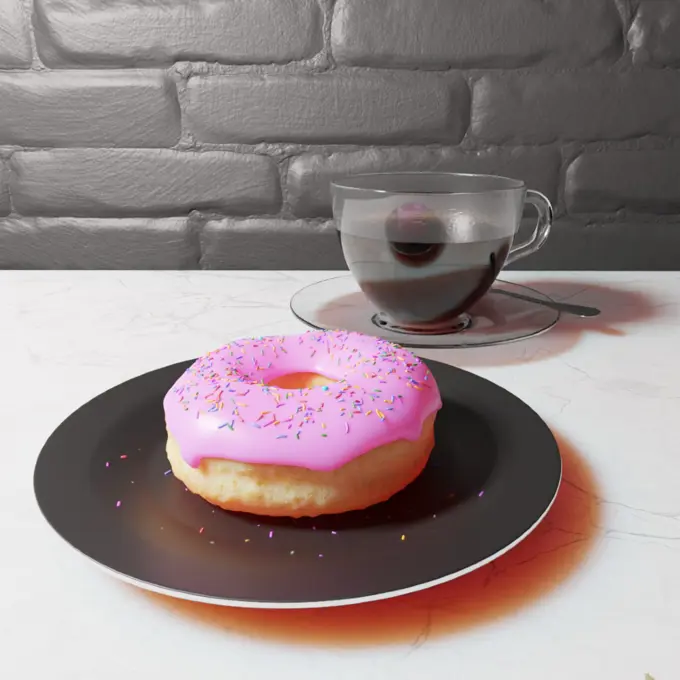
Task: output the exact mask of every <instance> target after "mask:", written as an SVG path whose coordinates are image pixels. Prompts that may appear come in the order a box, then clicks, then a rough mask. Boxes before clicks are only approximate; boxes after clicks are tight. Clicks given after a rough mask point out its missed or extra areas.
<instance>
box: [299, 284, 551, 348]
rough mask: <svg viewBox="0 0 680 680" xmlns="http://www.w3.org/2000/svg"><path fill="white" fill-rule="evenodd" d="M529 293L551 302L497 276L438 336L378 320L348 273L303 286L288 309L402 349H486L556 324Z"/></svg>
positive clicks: (314, 323) (322, 325)
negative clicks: (448, 329) (454, 327)
mask: <svg viewBox="0 0 680 680" xmlns="http://www.w3.org/2000/svg"><path fill="white" fill-rule="evenodd" d="M515 296H518V297H515ZM527 297H531V298H535V299H537V300H545V301H546V302H552V299H551V298H549V297H548V296H547V295H545V294H543V293H539V292H538V291H537V290H534V289H533V288H528V287H527V286H520V285H518V284H516V283H509V282H507V281H501V280H498V279H497V280H496V282H495V283H494V285H493V287H492V288H491V290H489V292H488V293H487V294H486V295H485V296H484V297H483V298H482V299H481V300H480V301H479V302H477V303H476V304H475V305H474V306H473V307H472V308H471V309H469V310H468V312H467V315H462V317H461V318H460V321H459V324H458V328H460V330H455V331H452V332H446V333H439V334H432V333H428V334H423V333H414V332H410V331H408V330H407V329H398V328H394V327H390V326H388V325H386V324H385V323H384V322H381V315H380V313H379V312H378V310H377V309H376V308H375V307H374V306H373V305H372V304H371V303H370V302H369V301H368V300H367V299H366V297H365V295H364V294H363V293H362V292H361V290H360V288H359V286H358V284H357V282H356V281H355V280H354V278H353V277H352V275H351V274H346V275H344V276H336V277H334V278H331V279H325V280H323V281H318V282H317V283H312V284H311V285H308V286H305V287H304V288H302V289H301V290H299V291H298V292H297V293H295V295H293V297H292V299H291V301H290V308H291V311H292V312H293V314H295V316H296V317H297V318H298V319H300V321H303V322H304V323H306V324H307V325H308V326H311V327H312V328H319V329H322V330H332V329H337V328H341V329H343V330H348V331H356V332H359V333H366V334H367V335H375V336H378V337H381V338H385V340H390V341H391V342H395V343H398V344H400V345H404V346H405V347H440V348H456V347H484V346H488V345H501V344H504V343H508V342H516V341H518V340H524V339H525V338H532V337H534V336H536V335H539V334H541V333H544V332H545V331H547V330H549V329H550V328H552V327H553V326H554V325H555V324H556V323H557V322H558V320H559V318H560V313H559V312H558V311H556V310H555V309H551V308H549V307H545V306H543V305H541V304H538V303H535V302H529V301H527V300H526V299H525V298H527ZM467 317H469V318H467Z"/></svg>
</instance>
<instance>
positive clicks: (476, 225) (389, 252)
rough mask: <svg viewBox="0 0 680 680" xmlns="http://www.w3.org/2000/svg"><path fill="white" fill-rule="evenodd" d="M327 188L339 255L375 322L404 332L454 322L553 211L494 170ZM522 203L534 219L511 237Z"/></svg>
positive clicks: (545, 230)
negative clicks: (526, 231) (527, 232)
mask: <svg viewBox="0 0 680 680" xmlns="http://www.w3.org/2000/svg"><path fill="white" fill-rule="evenodd" d="M331 188H332V195H333V216H334V218H335V223H336V226H337V229H338V234H339V237H340V242H341V244H342V250H343V254H344V257H345V260H346V262H347V265H348V267H349V269H350V272H351V273H352V275H353V277H354V278H355V279H356V281H357V283H358V285H359V287H360V288H361V290H362V292H363V293H364V294H365V295H366V297H367V298H368V299H369V301H370V302H371V303H372V304H373V306H374V307H376V309H377V310H378V314H377V315H376V316H377V319H376V323H378V324H379V325H382V326H385V327H390V328H392V329H394V330H399V329H401V330H403V331H404V332H409V333H441V332H450V331H454V330H461V329H462V328H464V327H465V326H466V325H467V323H469V317H467V315H465V312H466V311H467V310H469V309H470V307H471V306H472V305H474V303H475V302H477V301H478V300H479V299H480V298H482V297H483V296H484V294H485V293H486V292H487V291H488V290H489V288H490V287H491V286H492V284H493V282H494V281H495V280H496V278H497V276H498V274H499V272H500V271H501V269H502V268H503V267H504V266H505V265H507V264H509V263H511V262H514V261H516V260H518V259H519V258H521V257H525V256H526V255H530V254H531V253H534V252H536V251H537V250H538V249H539V248H540V247H541V246H542V245H543V244H544V243H545V241H546V239H547V238H548V235H549V233H550V228H551V225H552V219H553V211H552V206H551V204H550V201H549V200H548V199H547V198H546V197H545V196H544V195H543V194H541V193H539V192H538V191H533V190H530V189H527V188H526V186H525V185H524V183H523V182H521V181H520V180H515V179H510V178H507V177H498V176H494V175H471V174H459V173H438V172H403V173H373V174H363V175H354V176H350V177H346V178H344V179H340V180H336V181H335V182H333V183H332V185H331ZM526 203H529V204H531V205H533V206H534V207H535V208H536V210H537V211H538V221H537V224H536V228H535V229H534V232H533V234H532V236H531V237H530V238H529V239H528V240H527V241H525V242H522V243H519V244H515V243H514V239H515V235H516V234H517V231H518V229H519V226H520V223H521V219H522V213H523V210H524V206H525V204H526Z"/></svg>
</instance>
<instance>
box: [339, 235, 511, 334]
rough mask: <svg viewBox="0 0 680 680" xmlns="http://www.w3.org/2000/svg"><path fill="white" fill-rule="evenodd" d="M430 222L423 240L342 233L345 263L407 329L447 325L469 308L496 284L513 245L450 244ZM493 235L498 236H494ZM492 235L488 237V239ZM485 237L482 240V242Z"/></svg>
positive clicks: (500, 240)
mask: <svg viewBox="0 0 680 680" xmlns="http://www.w3.org/2000/svg"><path fill="white" fill-rule="evenodd" d="M439 228H440V226H438V225H435V224H430V225H429V227H428V228H426V229H425V231H424V235H425V236H426V238H424V240H421V241H418V240H416V239H414V238H413V233H411V234H408V235H404V234H402V235H399V234H398V233H397V231H392V230H390V229H389V226H388V228H387V229H385V232H384V234H385V237H384V239H382V240H381V239H377V238H368V237H365V236H358V235H357V234H356V231H357V230H354V229H352V230H348V231H343V232H341V233H340V240H341V243H342V249H343V252H344V255H345V260H346V261H347V264H348V266H349V268H350V270H351V272H352V274H353V275H354V277H355V278H356V280H357V282H358V283H359V285H360V286H361V289H362V290H363V291H364V293H365V295H366V296H367V297H368V298H369V300H370V301H371V302H372V303H373V304H374V305H375V306H376V307H377V308H378V309H379V310H380V311H382V312H385V313H386V314H387V315H388V316H390V317H391V318H392V319H393V320H394V321H396V322H398V323H400V324H403V325H405V326H409V325H410V326H418V325H427V324H445V323H446V322H447V321H450V320H451V321H452V320H453V319H455V318H456V317H458V316H459V315H460V314H461V313H462V312H464V311H466V310H467V309H469V308H470V307H471V306H472V305H473V304H474V303H475V302H476V301H477V300H479V299H480V298H481V297H482V296H483V295H484V294H485V293H486V291H487V290H488V289H489V288H490V287H491V285H492V284H493V282H494V281H495V279H496V277H497V276H498V273H499V272H500V270H501V269H502V267H503V265H504V264H505V260H506V258H507V255H508V253H509V251H510V247H511V245H512V236H503V237H498V236H497V235H496V237H495V238H494V237H493V236H494V232H495V230H493V229H491V228H488V229H480V230H479V231H480V237H481V238H483V239H484V240H478V241H472V240H466V241H464V242H459V243H456V242H451V241H447V240H445V238H446V236H445V234H444V232H442V233H441V235H440V238H439V240H437V239H436V238H433V234H435V233H436V232H437V230H438V229H439ZM495 233H496V234H497V232H495ZM489 236H491V238H489ZM484 237H486V238H484Z"/></svg>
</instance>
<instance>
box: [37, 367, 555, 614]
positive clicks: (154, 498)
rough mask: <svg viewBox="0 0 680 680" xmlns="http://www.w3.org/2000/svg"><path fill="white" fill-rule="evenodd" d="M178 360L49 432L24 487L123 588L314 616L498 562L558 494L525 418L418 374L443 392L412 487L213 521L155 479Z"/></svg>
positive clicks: (453, 378) (451, 371)
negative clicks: (361, 503) (308, 610)
mask: <svg viewBox="0 0 680 680" xmlns="http://www.w3.org/2000/svg"><path fill="white" fill-rule="evenodd" d="M190 363H191V362H182V363H180V364H175V365H173V366H168V367H166V368H162V369H159V370H157V371H153V372H151V373H146V374H144V375H141V376H139V377H137V378H134V379H133V380H130V381H128V382H126V383H123V384H122V385H118V386H117V387H114V388H113V389H111V390H108V391H107V392H104V393H103V394H101V395H100V396H98V397H97V398H95V399H93V400H92V401H90V402H89V403H87V404H85V405H84V406H82V407H81V408H80V409H78V410H77V411H76V412H75V413H74V414H73V415H71V416H69V418H67V419H66V420H65V421H64V422H63V423H62V424H61V425H60V426H59V428H58V429H57V430H56V431H55V432H54V434H52V436H51V437H50V438H49V440H48V441H47V443H46V444H45V446H44V448H43V450H42V452H41V453H40V456H39V458H38V462H37V464H36V469H35V476H34V486H35V494H36V497H37V499H38V504H39V505H40V509H41V511H42V513H43V515H44V516H45V518H46V519H47V521H48V522H49V523H50V524H51V525H52V527H53V528H54V529H55V530H56V531H57V533H59V534H60V535H61V537H62V538H64V539H65V540H66V541H68V543H70V544H71V545H72V546H73V547H74V548H76V549H77V550H79V551H80V552H81V553H83V554H84V555H86V556H87V557H90V558H91V559H93V560H95V561H96V562H97V563H99V565H100V566H102V567H103V568H105V569H107V570H108V571H110V572H113V573H114V575H116V576H118V577H119V578H122V579H124V580H126V581H128V582H131V583H134V584H135V585H138V586H141V587H143V588H147V589H150V590H154V591H156V592H161V593H164V594H167V595H172V596H175V597H181V598H185V599H191V600H198V601H203V602H212V603H215V604H226V605H233V606H243V607H270V608H274V607H276V608H295V607H324V606H334V605H340V604H350V603H353V602H362V601H369V600H376V599H382V598H386V597H392V596H395V595H400V594H404V593H407V592H411V591H415V590H420V589H422V588H426V587H429V586H433V585H436V584H437V583H442V582H444V581H448V580H451V579H453V578H455V577H457V576H461V575H462V574H464V573H467V572H469V571H472V570H473V569H475V568H478V567H480V566H482V565H483V564H485V563H487V562H489V561H490V560H492V559H493V558H494V557H497V556H499V555H500V554H502V553H503V552H505V551H507V550H509V549H510V548H511V547H513V546H514V545H515V544H517V543H518V542H519V541H520V540H522V539H523V538H524V537H525V536H527V535H528V534H529V533H530V531H531V530H532V529H533V528H534V527H535V526H536V525H537V524H538V523H539V522H540V520H541V519H542V518H543V517H544V515H545V514H546V512H547V511H548V509H549V507H550V505H551V504H552V501H553V500H554V498H555V495H556V494H557V489H558V487H559V484H560V478H561V473H562V464H561V459H560V454H559V450H558V448H557V444H556V442H555V439H554V438H553V436H552V433H551V432H550V430H549V429H548V427H547V425H546V424H545V423H544V422H543V421H542V420H541V419H540V418H539V417H538V415H537V414H536V413H535V412H534V411H532V410H531V409H530V408H529V407H528V406H527V405H526V404H524V403H523V402H522V401H520V400H519V399H518V398H517V397H515V396H513V395H512V394H510V393H509V392H507V391H505V390H504V389H502V388H500V387H498V386H497V385H494V384H493V383H491V382H489V381H487V380H484V379H483V378H479V377H477V376H475V375H473V374H471V373H467V372H465V371H462V370H459V369H456V368H453V367H451V366H447V365H445V364H441V363H438V362H435V361H428V362H427V363H428V365H429V366H430V368H431V369H432V372H433V373H434V376H435V378H436V380H437V383H438V385H439V388H440V391H441V393H442V399H443V402H444V406H443V408H442V410H441V411H440V413H439V415H438V417H437V421H436V425H435V428H436V429H435V435H436V441H437V444H436V446H435V449H434V451H433V453H432V457H431V459H430V462H429V464H428V466H427V467H426V469H425V470H424V471H423V473H422V474H421V476H420V477H419V478H418V479H417V480H416V481H415V482H414V483H413V484H411V485H410V486H409V487H407V488H406V489H405V490H404V491H402V492H401V493H399V494H397V495H396V496H394V497H393V498H392V499H390V500H389V501H388V502H386V503H382V504H380V505H376V506H374V507H372V508H369V509H368V510H365V511H361V512H353V513H346V514H344V515H335V516H327V517H321V518H317V519H314V520H311V519H304V520H291V519H274V518H267V517H255V516H251V515H243V514H236V513H228V512H225V511H223V510H219V509H215V508H213V506H211V505H209V504H208V503H207V502H205V501H203V500H202V499H201V498H199V497H197V496H194V495H193V494H192V493H190V492H188V491H186V489H185V488H184V485H183V484H181V483H180V482H179V481H177V480H176V479H175V478H174V477H173V475H172V474H169V473H168V469H169V465H168V462H167V460H166V457H165V441H166V433H165V426H164V418H163V406H162V399H163V396H164V394H165V393H166V392H167V390H168V389H169V388H170V386H171V385H172V384H173V382H174V381H175V380H176V379H177V377H178V376H179V375H180V374H181V373H182V372H183V371H184V369H185V368H186V367H187V366H188V365H189V364H190Z"/></svg>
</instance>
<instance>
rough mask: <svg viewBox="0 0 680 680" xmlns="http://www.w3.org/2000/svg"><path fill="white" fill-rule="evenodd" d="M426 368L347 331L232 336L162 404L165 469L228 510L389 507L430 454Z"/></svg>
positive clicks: (295, 512)
mask: <svg viewBox="0 0 680 680" xmlns="http://www.w3.org/2000/svg"><path fill="white" fill-rule="evenodd" d="M441 406H442V401H441V396H440V393H439V389H438V387H437V384H436V382H435V380H434V377H433V376H432V373H431V372H430V370H429V369H428V367H427V366H426V365H425V364H424V363H423V362H422V361H421V360H420V359H419V358H418V357H416V356H414V355H413V354H412V353H411V352H409V351H408V350H406V349H404V348H403V347H400V346H398V345H394V344H392V343H390V342H387V341H386V340H382V339H379V338H374V337H370V336H367V335H362V334H360V333H349V332H344V331H308V332H306V333H303V334H301V335H291V336H272V337H261V338H249V339H240V340H236V341H234V342H231V343H229V344H227V345H225V346H224V347H222V348H220V349H218V350H216V351H213V352H209V353H208V354H206V355H205V356H203V357H201V358H199V359H197V360H196V361H195V362H194V363H193V364H192V365H191V366H190V367H189V368H188V369H187V370H186V371H185V372H184V373H183V375H182V376H180V378H179V379H178V380H177V381H176V383H175V384H174V385H173V386H172V388H171V389H170V390H169V391H168V393H167V394H166V396H165V398H164V400H163V407H164V411H165V422H166V428H167V434H168V439H167V447H166V452H167V456H168V460H169V461H170V466H171V469H172V472H173V474H174V476H175V477H177V479H179V480H180V481H182V482H183V483H184V485H185V486H186V487H187V489H189V490H190V491H192V492H193V493H195V494H197V495H199V496H201V497H202V498H204V499H205V500H206V501H208V502H209V503H212V504H213V505H216V506H219V507H221V508H223V509H225V510H231V511H238V512H248V513H252V514H256V515H268V516H288V517H304V516H307V517H315V516H318V515H323V514H335V513H342V512H347V511H350V510H359V509H363V508H366V507H368V506H370V505H374V504H375V503H379V502H381V501H384V500H387V499H388V498H390V497H391V496H393V495H394V494H395V493H397V492H398V491H400V490H401V489H403V488H404V487H405V486H407V485H408V484H409V483H410V482H412V481H413V480H414V479H415V478H416V477H417V476H418V475H419V474H420V472H421V471H422V469H423V468H424V467H425V465H426V463H427V461H428V459H429V456H430V453H431V451H432V448H433V446H434V420H435V417H436V415H437V412H438V411H439V409H440V408H441Z"/></svg>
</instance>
